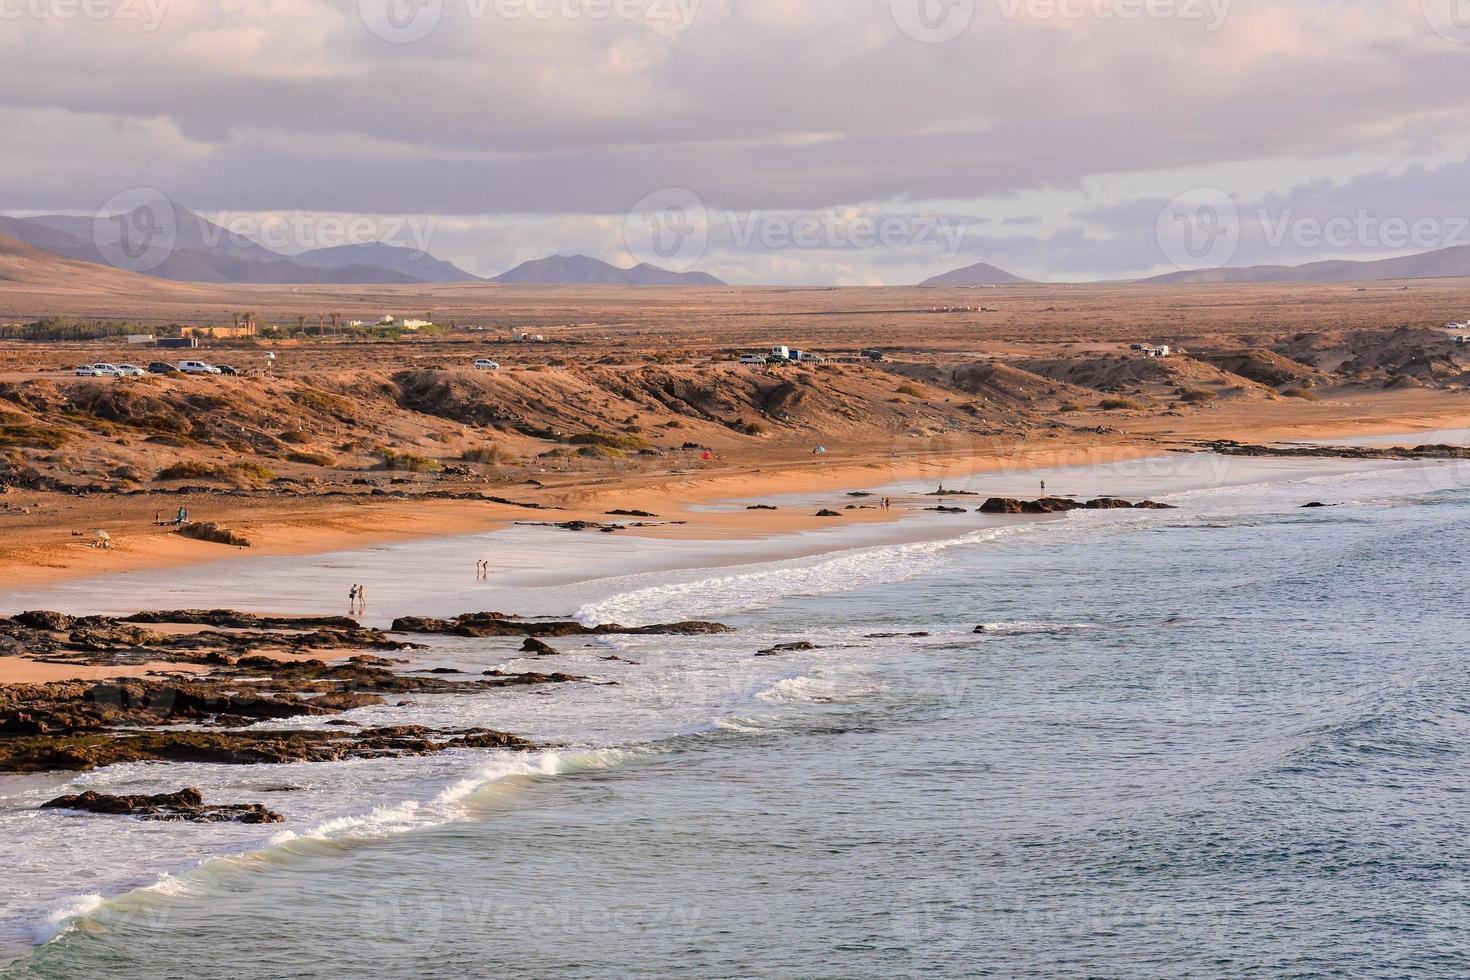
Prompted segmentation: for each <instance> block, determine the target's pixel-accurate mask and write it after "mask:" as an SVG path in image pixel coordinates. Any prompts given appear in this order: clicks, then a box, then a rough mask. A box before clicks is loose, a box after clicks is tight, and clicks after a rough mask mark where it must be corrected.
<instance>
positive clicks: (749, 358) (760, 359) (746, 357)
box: [740, 354, 770, 364]
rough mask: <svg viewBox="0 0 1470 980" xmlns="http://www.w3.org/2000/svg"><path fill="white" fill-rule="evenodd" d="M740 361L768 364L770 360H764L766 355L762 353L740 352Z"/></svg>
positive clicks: (742, 362) (743, 362)
mask: <svg viewBox="0 0 1470 980" xmlns="http://www.w3.org/2000/svg"><path fill="white" fill-rule="evenodd" d="M740 363H741V364H769V363H770V362H769V361H767V360H766V355H764V354H742V355H740Z"/></svg>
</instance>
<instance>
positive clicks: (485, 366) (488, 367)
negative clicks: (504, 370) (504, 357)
mask: <svg viewBox="0 0 1470 980" xmlns="http://www.w3.org/2000/svg"><path fill="white" fill-rule="evenodd" d="M475 370H476V371H499V370H500V364H499V363H498V362H496V361H492V360H490V359H489V358H488V357H482V358H480V359H479V360H478V361H476V362H475Z"/></svg>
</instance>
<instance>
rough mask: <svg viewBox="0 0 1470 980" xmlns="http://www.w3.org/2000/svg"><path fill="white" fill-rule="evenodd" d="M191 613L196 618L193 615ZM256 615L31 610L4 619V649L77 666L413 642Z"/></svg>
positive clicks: (221, 660) (204, 660) (0, 644)
mask: <svg viewBox="0 0 1470 980" xmlns="http://www.w3.org/2000/svg"><path fill="white" fill-rule="evenodd" d="M189 620H193V622H189ZM181 621H182V622H181ZM206 621H209V622H214V621H224V622H228V623H231V624H235V625H234V628H233V629H232V630H231V631H229V632H223V631H221V630H215V629H207V628H205V629H199V630H196V631H192V632H190V631H184V632H167V633H165V632H156V631H153V630H149V629H144V628H142V626H140V625H137V624H139V623H146V624H166V623H167V624H173V623H178V624H181V625H186V626H187V625H197V624H199V623H201V622H206ZM257 622H265V623H271V622H277V623H282V624H287V623H292V624H304V625H316V624H319V623H326V624H328V625H326V626H318V627H317V628H314V629H312V630H311V631H310V632H305V633H302V632H284V631H282V632H277V631H273V630H268V629H267V630H259V629H252V628H250V627H251V626H252V625H253V624H254V623H257ZM345 622H346V624H347V625H345V626H342V625H339V624H338V621H335V620H321V621H318V620H294V621H293V620H257V619H254V618H252V617H248V616H242V615H240V614H226V613H195V614H190V613H184V612H180V613H141V614H139V615H137V616H133V617H129V619H128V620H118V619H113V618H110V617H106V616H84V617H72V616H65V615H62V614H60V613H53V612H44V611H32V612H25V613H21V614H20V615H18V616H16V617H15V618H13V619H0V654H3V655H6V656H25V657H29V658H31V659H38V658H45V659H47V660H49V661H51V662H53V663H67V664H73V665H77V666H102V667H122V666H143V665H151V664H160V663H185V664H206V665H213V666H228V665H230V664H232V663H233V662H234V658H237V657H245V656H249V655H252V654H254V653H257V652H262V651H272V652H281V653H287V654H292V655H309V654H313V653H315V652H317V651H338V650H375V651H385V650H395V651H396V650H406V649H412V648H413V647H414V645H413V644H411V643H405V642H403V641H400V640H394V639H390V638H389V637H388V636H387V634H385V633H383V632H381V631H379V630H368V629H363V628H362V627H360V626H358V625H357V624H356V623H354V622H353V621H351V620H346V621H345Z"/></svg>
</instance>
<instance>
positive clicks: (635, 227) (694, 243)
mask: <svg viewBox="0 0 1470 980" xmlns="http://www.w3.org/2000/svg"><path fill="white" fill-rule="evenodd" d="M623 240H624V242H625V243H626V244H627V246H628V251H629V252H630V253H631V254H632V255H633V257H634V258H636V259H638V261H640V262H647V263H650V264H652V265H657V266H661V267H663V268H665V269H669V270H671V271H674V272H687V271H688V270H690V269H692V268H694V266H695V265H696V264H697V263H698V262H699V260H700V259H702V258H704V253H705V249H707V248H708V247H709V211H708V210H707V209H706V208H705V206H704V201H702V200H701V199H700V197H699V195H698V194H696V193H694V192H693V191H691V190H687V189H686V188H683V187H666V188H664V189H663V190H660V191H654V192H653V193H652V194H649V195H648V196H647V197H645V198H643V200H641V201H639V202H638V203H637V204H635V205H633V209H632V210H631V211H629V212H628V217H627V219H626V220H625V221H624V222H623Z"/></svg>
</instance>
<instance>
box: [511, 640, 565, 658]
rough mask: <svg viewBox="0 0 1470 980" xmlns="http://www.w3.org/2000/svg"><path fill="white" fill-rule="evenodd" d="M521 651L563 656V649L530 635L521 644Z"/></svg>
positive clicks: (540, 654) (541, 655) (547, 655)
mask: <svg viewBox="0 0 1470 980" xmlns="http://www.w3.org/2000/svg"><path fill="white" fill-rule="evenodd" d="M521 652H522V653H534V654H535V655H536V656H538V657H559V656H561V651H559V650H557V649H555V648H553V647H552V646H551V645H550V644H548V643H543V642H542V641H540V640H538V639H536V638H535V637H534V636H532V637H528V638H527V639H526V642H525V643H523V644H522V645H521Z"/></svg>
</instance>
